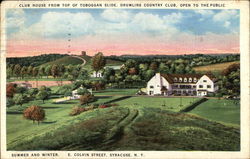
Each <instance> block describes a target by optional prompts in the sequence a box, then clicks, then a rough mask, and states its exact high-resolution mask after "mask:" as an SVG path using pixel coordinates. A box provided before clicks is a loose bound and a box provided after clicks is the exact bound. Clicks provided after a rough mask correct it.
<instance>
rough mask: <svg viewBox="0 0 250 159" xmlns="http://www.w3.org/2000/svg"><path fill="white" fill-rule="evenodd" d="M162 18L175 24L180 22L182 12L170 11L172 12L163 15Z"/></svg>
mask: <svg viewBox="0 0 250 159" xmlns="http://www.w3.org/2000/svg"><path fill="white" fill-rule="evenodd" d="M163 19H164V21H165V22H166V23H168V24H176V23H180V22H181V20H182V19H183V15H182V13H179V12H178V13H172V14H168V15H165V16H163Z"/></svg>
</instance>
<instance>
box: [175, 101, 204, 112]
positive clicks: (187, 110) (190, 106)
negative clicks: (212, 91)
mask: <svg viewBox="0 0 250 159" xmlns="http://www.w3.org/2000/svg"><path fill="white" fill-rule="evenodd" d="M207 100H208V99H207V98H201V99H200V100H197V101H195V102H194V103H191V104H190V105H188V106H186V107H185V108H183V109H182V110H180V112H189V111H191V110H193V109H194V108H195V107H197V106H198V105H200V104H201V103H203V102H205V101H207Z"/></svg>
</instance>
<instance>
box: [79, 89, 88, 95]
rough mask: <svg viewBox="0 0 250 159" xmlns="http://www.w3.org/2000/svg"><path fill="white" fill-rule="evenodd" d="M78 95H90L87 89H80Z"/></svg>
mask: <svg viewBox="0 0 250 159" xmlns="http://www.w3.org/2000/svg"><path fill="white" fill-rule="evenodd" d="M77 94H79V95H84V94H89V91H88V90H87V89H86V88H78V89H77Z"/></svg>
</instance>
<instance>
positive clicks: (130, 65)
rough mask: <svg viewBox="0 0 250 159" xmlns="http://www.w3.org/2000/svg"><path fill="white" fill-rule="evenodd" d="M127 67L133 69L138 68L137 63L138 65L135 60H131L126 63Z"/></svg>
mask: <svg viewBox="0 0 250 159" xmlns="http://www.w3.org/2000/svg"><path fill="white" fill-rule="evenodd" d="M125 66H126V67H127V68H132V67H136V66H137V63H136V61H135V60H132V59H129V60H127V61H126V63H125Z"/></svg>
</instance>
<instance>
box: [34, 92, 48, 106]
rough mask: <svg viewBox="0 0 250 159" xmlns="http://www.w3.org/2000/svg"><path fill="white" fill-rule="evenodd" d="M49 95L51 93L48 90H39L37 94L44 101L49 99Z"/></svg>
mask: <svg viewBox="0 0 250 159" xmlns="http://www.w3.org/2000/svg"><path fill="white" fill-rule="evenodd" d="M49 95H50V94H49V93H48V92H47V91H46V90H39V92H38V93H37V95H36V98H37V99H40V100H42V101H43V103H44V100H46V99H49Z"/></svg>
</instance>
